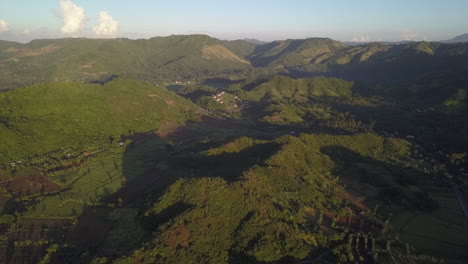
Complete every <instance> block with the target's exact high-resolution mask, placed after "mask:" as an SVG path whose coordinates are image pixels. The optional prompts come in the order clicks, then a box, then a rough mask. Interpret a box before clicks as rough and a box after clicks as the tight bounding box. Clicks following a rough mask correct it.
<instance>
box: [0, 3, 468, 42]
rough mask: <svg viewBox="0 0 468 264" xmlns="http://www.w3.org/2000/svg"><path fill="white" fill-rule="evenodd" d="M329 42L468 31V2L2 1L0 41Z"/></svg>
mask: <svg viewBox="0 0 468 264" xmlns="http://www.w3.org/2000/svg"><path fill="white" fill-rule="evenodd" d="M196 33H202V34H208V35H210V36H213V37H217V38H221V39H239V38H257V39H261V40H268V41H269V40H275V39H287V38H307V37H330V38H333V39H337V40H343V41H344V40H353V39H354V40H360V41H380V40H390V41H392V40H404V39H407V40H424V39H426V40H443V39H449V38H452V37H454V36H456V35H460V34H463V33H468V1H466V0H450V1H446V0H326V1H325V0H229V1H228V0H196V1H195V0H194V1H189V0H131V1H130V0H129V1H123V0H40V1H38V0H0V39H8V40H17V41H23V42H24V41H29V40H31V39H34V38H59V37H130V38H149V37H153V36H166V35H171V34H196Z"/></svg>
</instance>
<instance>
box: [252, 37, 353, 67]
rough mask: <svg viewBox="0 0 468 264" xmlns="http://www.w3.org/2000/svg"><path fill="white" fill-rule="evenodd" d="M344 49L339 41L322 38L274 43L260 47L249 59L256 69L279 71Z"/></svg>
mask: <svg viewBox="0 0 468 264" xmlns="http://www.w3.org/2000/svg"><path fill="white" fill-rule="evenodd" d="M344 47H345V45H344V44H342V43H340V42H338V41H334V40H331V39H320V38H313V39H305V40H285V41H274V42H271V43H268V44H264V45H261V46H258V47H257V49H256V50H255V51H254V53H253V54H251V55H250V56H249V57H248V58H249V60H250V61H251V63H252V65H254V66H255V67H271V68H275V69H278V68H286V67H293V66H297V65H303V64H308V63H309V62H310V61H312V60H314V59H319V58H322V57H324V56H327V55H328V54H330V53H333V52H335V51H337V50H340V49H342V48H344Z"/></svg>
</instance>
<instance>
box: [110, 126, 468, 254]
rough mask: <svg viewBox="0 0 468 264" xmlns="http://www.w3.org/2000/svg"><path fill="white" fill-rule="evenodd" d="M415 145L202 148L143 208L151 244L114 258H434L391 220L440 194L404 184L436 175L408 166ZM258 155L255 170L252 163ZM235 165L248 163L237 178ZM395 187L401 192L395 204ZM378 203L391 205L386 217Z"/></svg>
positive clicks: (307, 140)
mask: <svg viewBox="0 0 468 264" xmlns="http://www.w3.org/2000/svg"><path fill="white" fill-rule="evenodd" d="M259 150H262V152H260V153H262V154H261V156H260V155H258V153H259V152H258V151H259ZM409 151H410V145H409V144H408V143H407V142H405V141H403V140H398V139H394V138H382V137H378V136H375V135H372V134H360V135H355V136H330V135H301V136H300V137H297V138H296V137H291V136H285V137H280V138H278V139H276V140H274V141H272V142H268V141H258V140H252V139H249V138H240V139H237V140H234V141H232V142H229V143H227V144H225V145H223V146H220V147H218V148H215V149H211V150H209V151H206V152H202V153H199V154H198V155H197V156H195V157H193V158H189V159H188V160H186V161H185V162H182V163H178V165H175V164H174V166H179V167H178V168H179V169H182V168H184V167H185V166H186V167H185V169H187V170H190V169H191V170H193V171H194V174H193V177H190V178H185V177H184V178H182V179H179V180H177V181H176V182H174V183H173V184H172V185H170V187H169V188H167V189H166V191H165V192H164V194H163V195H162V196H159V195H157V197H158V198H157V200H156V201H155V202H154V204H150V207H149V209H148V211H147V212H146V213H145V214H144V220H143V221H144V223H145V225H147V228H150V230H152V231H153V236H152V238H151V239H150V241H149V242H148V243H147V244H146V246H145V247H142V248H140V249H138V250H136V251H135V253H133V255H131V256H129V257H125V258H122V259H120V260H117V261H115V262H114V263H128V262H134V261H141V262H142V263H175V262H177V263H200V262H202V263H264V262H266V263H271V262H275V261H285V262H290V263H292V262H295V260H298V259H304V258H307V257H308V256H309V255H314V256H317V255H322V258H321V260H317V262H314V261H312V262H313V263H349V262H351V263H352V262H353V260H358V259H360V260H361V261H363V260H365V259H368V258H371V257H370V256H369V255H366V253H364V252H365V250H364V248H368V250H371V252H372V254H373V255H374V256H375V255H378V259H379V263H392V259H393V261H397V262H401V263H430V261H431V258H430V257H427V256H422V255H419V254H418V253H417V251H416V250H414V249H413V250H412V249H409V250H405V244H404V243H402V242H401V241H399V240H398V239H397V238H395V236H394V235H395V234H396V233H394V230H392V231H389V229H388V228H389V226H387V227H385V226H386V225H388V223H387V224H385V223H384V222H385V221H386V220H387V217H388V213H389V211H387V210H388V209H389V208H392V212H394V213H397V212H400V211H401V212H402V213H403V212H406V211H405V210H421V211H424V210H431V209H430V208H431V201H432V200H431V199H432V198H430V197H427V198H425V199H428V200H427V202H425V201H423V200H420V199H422V198H418V197H420V195H423V196H424V194H423V193H424V191H423V190H421V189H420V188H419V187H417V185H416V182H413V183H410V184H409V185H408V184H407V183H404V184H402V183H400V180H399V179H400V178H406V179H408V180H409V179H412V180H415V179H416V181H419V180H421V181H424V178H425V177H430V176H429V175H428V174H426V173H424V172H423V171H421V170H415V169H411V167H416V165H411V167H410V168H408V167H407V164H411V163H414V164H417V163H420V162H421V161H417V160H414V159H411V158H410V157H409ZM259 158H260V159H261V160H258V161H257V162H258V163H256V164H254V165H252V166H251V167H250V166H248V165H247V166H246V164H245V163H244V162H245V160H249V159H259ZM191 159H194V161H197V162H190V160H191ZM209 161H213V162H212V163H210V162H209ZM180 164H185V166H183V167H180ZM204 164H206V165H208V164H211V166H210V167H205V166H206V165H204ZM231 167H241V168H244V170H243V171H241V172H240V174H238V175H236V177H235V178H234V179H232V178H229V177H228V176H227V175H228V171H229V170H230V168H231ZM405 167H406V168H405ZM172 169H175V168H172ZM168 170H171V168H168ZM208 171H215V172H217V174H214V175H211V176H208V175H205V173H206V172H208ZM364 175H367V176H364ZM342 185H346V186H347V188H346V189H344V188H343V187H342ZM384 186H385V187H384ZM395 190H396V192H397V193H398V195H399V196H398V198H396V197H394V198H395V199H391V201H390V202H389V204H386V202H384V201H389V200H388V199H389V197H388V195H391V194H390V193H391V192H395ZM387 192H388V194H387ZM364 197H365V198H364ZM376 204H380V205H382V204H385V205H383V207H380V209H379V211H378V212H379V213H377V214H376V213H375V211H374V209H373V208H374V207H375V205H376ZM405 208H406V209H405ZM444 217H446V216H444ZM458 217H459V218H460V219H462V218H461V216H458ZM359 222H360V223H361V224H359ZM460 227H461V226H460ZM461 228H463V230H466V227H461ZM444 239H447V238H446V237H444ZM359 243H363V244H362V248H361V247H360V246H355V245H356V244H359ZM367 243H369V244H367ZM455 243H457V244H459V245H463V244H466V243H468V241H466V239H463V238H461V237H460V238H459V240H457V242H455ZM371 244H372V246H371ZM327 249H328V250H327ZM453 249H454V250H459V251H458V253H457V254H463V253H462V251H461V249H460V248H458V249H457V247H454V248H453ZM313 259H314V258H311V259H310V260H313ZM432 260H433V259H432ZM428 261H429V262H428Z"/></svg>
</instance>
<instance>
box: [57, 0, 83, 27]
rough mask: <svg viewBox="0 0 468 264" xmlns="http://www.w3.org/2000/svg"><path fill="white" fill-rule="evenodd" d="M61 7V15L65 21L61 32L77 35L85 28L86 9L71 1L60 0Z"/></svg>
mask: <svg viewBox="0 0 468 264" xmlns="http://www.w3.org/2000/svg"><path fill="white" fill-rule="evenodd" d="M59 5H60V9H59V15H60V17H61V18H62V19H63V26H62V28H61V29H60V31H61V32H62V34H67V35H76V34H77V33H79V32H80V31H81V30H82V28H83V26H84V22H85V18H86V17H85V14H84V9H83V8H82V7H79V6H77V5H76V4H75V3H73V2H72V1H70V0H59Z"/></svg>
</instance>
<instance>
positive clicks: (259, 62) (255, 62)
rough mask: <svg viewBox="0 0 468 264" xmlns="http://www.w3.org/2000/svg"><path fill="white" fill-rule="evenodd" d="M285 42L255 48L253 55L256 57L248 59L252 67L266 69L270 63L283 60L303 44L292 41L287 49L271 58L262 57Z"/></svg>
mask: <svg viewBox="0 0 468 264" xmlns="http://www.w3.org/2000/svg"><path fill="white" fill-rule="evenodd" d="M283 43H284V42H280V41H274V42H271V43H268V44H265V45H258V46H257V47H256V48H255V51H254V52H253V53H252V54H254V55H252V56H250V57H249V58H248V59H249V61H250V63H251V64H252V66H254V67H266V66H268V64H269V63H271V62H272V61H274V60H276V59H278V58H281V57H282V56H283V55H285V54H288V53H290V52H292V51H294V50H296V49H297V48H298V47H299V46H300V45H301V44H302V43H303V40H291V41H290V42H289V43H288V45H287V47H285V48H284V49H283V50H281V51H280V52H278V53H277V54H274V55H270V56H268V55H267V56H261V55H263V53H264V52H267V51H269V50H271V49H274V48H276V47H279V46H281V45H282V44H283Z"/></svg>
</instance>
